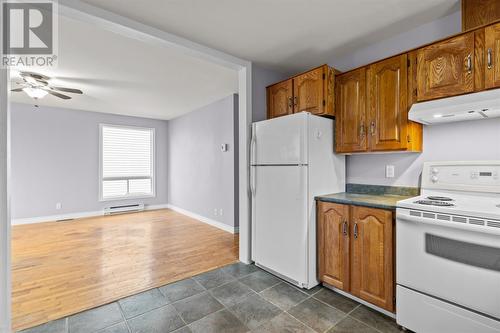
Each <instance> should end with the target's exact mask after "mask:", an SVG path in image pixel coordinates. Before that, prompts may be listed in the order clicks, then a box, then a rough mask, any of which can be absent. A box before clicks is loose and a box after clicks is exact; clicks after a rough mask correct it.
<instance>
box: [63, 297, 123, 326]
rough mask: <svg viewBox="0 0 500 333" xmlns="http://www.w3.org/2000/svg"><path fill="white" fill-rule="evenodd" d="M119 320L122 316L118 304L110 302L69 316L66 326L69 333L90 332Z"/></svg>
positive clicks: (116, 322) (121, 319)
mask: <svg viewBox="0 0 500 333" xmlns="http://www.w3.org/2000/svg"><path fill="white" fill-rule="evenodd" d="M121 321H123V318H122V314H121V312H120V308H119V307H118V304H117V303H111V304H107V305H103V306H100V307H98V308H95V309H91V310H88V311H84V312H80V313H78V314H76V315H73V316H71V317H69V319H68V326H69V331H70V332H71V333H90V332H95V331H98V330H100V329H103V328H106V327H109V326H112V325H114V324H118V323H119V322H121Z"/></svg>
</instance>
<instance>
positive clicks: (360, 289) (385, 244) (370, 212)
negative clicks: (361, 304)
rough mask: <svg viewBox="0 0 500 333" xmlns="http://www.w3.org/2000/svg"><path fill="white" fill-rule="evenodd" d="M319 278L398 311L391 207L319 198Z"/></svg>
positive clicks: (364, 298) (373, 302)
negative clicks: (378, 207)
mask: <svg viewBox="0 0 500 333" xmlns="http://www.w3.org/2000/svg"><path fill="white" fill-rule="evenodd" d="M317 224H318V279H319V280H320V281H321V282H325V283H327V284H329V285H331V286H333V287H335V288H338V289H341V290H343V291H346V292H348V293H351V294H352V295H354V296H356V297H359V298H361V299H363V300H365V301H367V302H370V303H372V304H374V305H376V306H378V307H380V308H383V309H385V310H387V311H391V312H394V311H395V308H394V305H395V303H394V290H395V280H394V272H395V269H394V268H395V267H394V230H393V225H394V219H393V213H392V211H390V210H385V209H377V208H368V207H360V206H352V205H343V204H336V203H330V202H322V201H319V202H318V221H317Z"/></svg>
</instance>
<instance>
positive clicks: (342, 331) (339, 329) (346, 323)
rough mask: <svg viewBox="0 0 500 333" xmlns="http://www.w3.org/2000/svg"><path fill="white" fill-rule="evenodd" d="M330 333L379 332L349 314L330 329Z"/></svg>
mask: <svg viewBox="0 0 500 333" xmlns="http://www.w3.org/2000/svg"><path fill="white" fill-rule="evenodd" d="M328 333H378V331H377V330H375V329H373V328H371V327H369V326H366V325H365V324H363V323H362V322H360V321H357V320H356V319H353V318H352V317H351V316H347V317H346V318H344V319H342V320H341V321H340V322H339V323H338V324H337V325H335V326H334V327H333V328H332V329H331V330H329V331H328Z"/></svg>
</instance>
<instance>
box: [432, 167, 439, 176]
mask: <svg viewBox="0 0 500 333" xmlns="http://www.w3.org/2000/svg"><path fill="white" fill-rule="evenodd" d="M431 173H432V174H433V175H437V174H438V173H439V170H438V169H437V168H432V169H431Z"/></svg>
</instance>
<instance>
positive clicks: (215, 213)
mask: <svg viewBox="0 0 500 333" xmlns="http://www.w3.org/2000/svg"><path fill="white" fill-rule="evenodd" d="M214 215H215V216H217V208H214Z"/></svg>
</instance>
